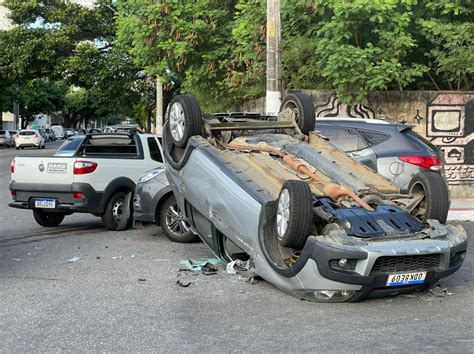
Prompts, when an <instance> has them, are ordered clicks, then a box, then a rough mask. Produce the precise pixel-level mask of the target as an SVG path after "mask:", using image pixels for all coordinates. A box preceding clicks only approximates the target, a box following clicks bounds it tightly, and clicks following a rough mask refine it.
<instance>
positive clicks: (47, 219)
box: [33, 209, 66, 227]
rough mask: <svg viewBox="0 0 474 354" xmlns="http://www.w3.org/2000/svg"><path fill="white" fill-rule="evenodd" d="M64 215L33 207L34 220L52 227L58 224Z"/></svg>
mask: <svg viewBox="0 0 474 354" xmlns="http://www.w3.org/2000/svg"><path fill="white" fill-rule="evenodd" d="M65 216H66V215H65V214H64V213H56V212H51V211H44V210H41V209H33V217H34V218H35V221H36V222H37V223H38V224H40V225H41V226H45V227H54V226H58V225H59V224H61V223H62V221H63V220H64V217H65Z"/></svg>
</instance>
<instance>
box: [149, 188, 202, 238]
mask: <svg viewBox="0 0 474 354" xmlns="http://www.w3.org/2000/svg"><path fill="white" fill-rule="evenodd" d="M157 214H158V215H156V218H155V219H156V220H157V221H158V220H159V226H161V229H162V230H163V232H164V234H165V235H166V237H168V238H169V239H170V240H171V241H173V242H178V243H191V242H197V241H199V237H198V236H197V235H195V234H194V233H193V232H192V231H191V229H190V228H189V224H188V223H187V221H186V220H185V219H184V216H183V215H182V213H181V210H179V207H178V204H177V203H176V198H175V196H174V195H171V196H169V197H168V198H167V199H166V200H165V201H164V202H163V204H162V205H161V208H159V210H157ZM177 214H178V215H177ZM186 227H188V229H187V230H186Z"/></svg>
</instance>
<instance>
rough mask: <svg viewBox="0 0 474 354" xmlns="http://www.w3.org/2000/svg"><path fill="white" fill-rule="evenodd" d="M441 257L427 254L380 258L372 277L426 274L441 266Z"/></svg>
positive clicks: (373, 269)
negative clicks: (415, 273)
mask: <svg viewBox="0 0 474 354" xmlns="http://www.w3.org/2000/svg"><path fill="white" fill-rule="evenodd" d="M440 259H441V255H440V254H439V253H438V254H425V255H420V256H388V257H379V258H377V260H376V261H375V264H374V266H373V268H372V271H371V272H370V275H377V274H390V273H399V272H425V271H428V270H433V269H435V268H437V267H438V266H439V262H440Z"/></svg>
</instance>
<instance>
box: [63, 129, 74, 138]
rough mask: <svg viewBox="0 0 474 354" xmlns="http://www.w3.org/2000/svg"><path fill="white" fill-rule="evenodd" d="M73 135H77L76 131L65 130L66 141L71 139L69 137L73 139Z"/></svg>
mask: <svg viewBox="0 0 474 354" xmlns="http://www.w3.org/2000/svg"><path fill="white" fill-rule="evenodd" d="M73 135H76V132H75V131H74V129H72V128H66V129H64V138H65V139H66V138H69V137H71V136H73Z"/></svg>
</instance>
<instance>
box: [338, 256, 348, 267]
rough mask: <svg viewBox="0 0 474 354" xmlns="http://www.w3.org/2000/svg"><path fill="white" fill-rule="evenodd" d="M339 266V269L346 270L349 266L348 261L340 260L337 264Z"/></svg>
mask: <svg viewBox="0 0 474 354" xmlns="http://www.w3.org/2000/svg"><path fill="white" fill-rule="evenodd" d="M337 263H338V264H339V267H341V268H345V267H346V265H347V259H345V258H343V259H340V260H339V262H337Z"/></svg>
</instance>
